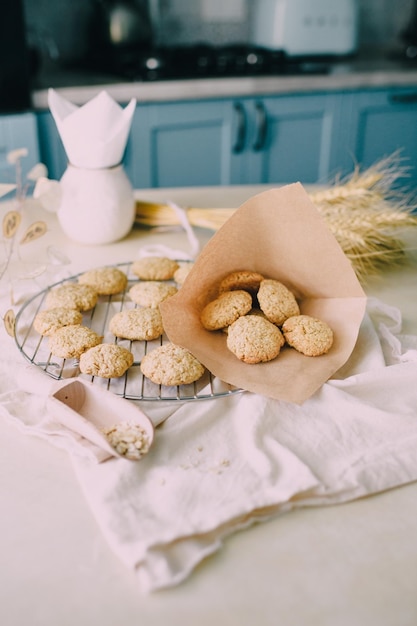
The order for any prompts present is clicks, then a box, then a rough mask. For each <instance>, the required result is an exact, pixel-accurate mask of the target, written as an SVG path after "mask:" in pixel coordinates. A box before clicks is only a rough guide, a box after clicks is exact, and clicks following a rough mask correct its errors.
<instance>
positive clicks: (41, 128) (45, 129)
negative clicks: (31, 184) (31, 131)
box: [37, 111, 68, 180]
mask: <svg viewBox="0 0 417 626" xmlns="http://www.w3.org/2000/svg"><path fill="white" fill-rule="evenodd" d="M37 123H38V133H39V150H40V155H41V160H42V163H45V165H46V167H47V168H48V177H49V178H50V179H51V180H59V179H60V178H61V176H62V174H63V173H64V172H65V170H66V168H67V163H68V159H67V155H66V152H65V150H64V146H63V143H62V141H61V137H60V136H59V133H58V129H57V127H56V124H55V120H54V118H53V117H52V115H51V113H50V112H49V111H38V112H37Z"/></svg>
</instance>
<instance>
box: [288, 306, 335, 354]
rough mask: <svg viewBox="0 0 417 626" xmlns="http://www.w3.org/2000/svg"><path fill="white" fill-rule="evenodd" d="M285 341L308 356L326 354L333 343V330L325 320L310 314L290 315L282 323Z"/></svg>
mask: <svg viewBox="0 0 417 626" xmlns="http://www.w3.org/2000/svg"><path fill="white" fill-rule="evenodd" d="M282 332H283V335H284V338H285V341H286V342H287V343H288V345H290V346H292V347H293V348H295V349H296V350H298V352H301V353H302V354H305V355H306V356H320V355H321V354H326V352H328V351H329V350H330V348H331V347H332V345H333V331H332V329H331V328H330V326H329V325H328V324H327V323H326V322H324V321H323V320H319V319H317V318H316V317H311V316H310V315H296V316H293V317H289V318H288V319H287V320H286V321H285V322H284V324H283V325H282Z"/></svg>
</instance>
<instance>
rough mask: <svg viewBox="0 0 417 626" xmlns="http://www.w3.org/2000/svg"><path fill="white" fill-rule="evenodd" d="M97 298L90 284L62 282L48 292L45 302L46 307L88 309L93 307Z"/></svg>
mask: <svg viewBox="0 0 417 626" xmlns="http://www.w3.org/2000/svg"><path fill="white" fill-rule="evenodd" d="M97 300H98V293H97V291H96V290H95V289H94V288H93V287H91V285H80V284H79V283H64V284H63V285H60V286H59V287H55V288H54V289H51V291H49V292H48V294H47V296H46V300H45V303H46V307H47V308H48V309H53V308H56V307H65V308H66V309H77V310H78V311H88V310H89V309H92V308H93V307H95V305H96V304H97Z"/></svg>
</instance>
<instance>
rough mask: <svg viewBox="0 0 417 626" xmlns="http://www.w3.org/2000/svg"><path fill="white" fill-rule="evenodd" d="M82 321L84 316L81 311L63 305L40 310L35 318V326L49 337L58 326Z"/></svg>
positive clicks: (40, 332)
mask: <svg viewBox="0 0 417 626" xmlns="http://www.w3.org/2000/svg"><path fill="white" fill-rule="evenodd" d="M82 321H83V316H82V313H81V312H80V311H77V309H66V308H65V307H62V306H61V307H55V308H54V309H46V310H45V311H39V313H38V314H37V315H36V316H35V319H34V320H33V327H34V329H35V330H36V331H37V332H38V333H39V334H41V335H44V336H45V337H49V335H52V333H54V332H55V331H56V330H58V328H62V327H63V326H73V325H77V324H81V322H82Z"/></svg>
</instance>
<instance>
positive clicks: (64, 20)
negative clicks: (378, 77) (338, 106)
mask: <svg viewBox="0 0 417 626" xmlns="http://www.w3.org/2000/svg"><path fill="white" fill-rule="evenodd" d="M95 1H96V0H55V2H50V0H24V8H25V15H26V23H27V30H28V40H29V43H30V44H31V45H32V46H33V47H35V48H36V49H37V50H38V52H39V53H40V58H41V62H45V61H47V62H51V61H52V62H54V63H55V62H56V63H59V62H71V61H73V60H78V59H82V58H83V55H84V53H85V50H86V48H87V42H88V38H89V35H88V22H89V19H90V16H91V12H92V7H93V5H94V2H95ZM135 1H136V2H137V3H138V4H141V5H142V6H144V7H148V6H149V7H153V10H154V11H155V14H157V15H158V16H159V18H158V22H157V27H156V28H155V33H154V36H155V39H156V41H157V43H160V44H168V45H171V44H188V43H195V42H202V41H204V42H209V43H213V44H219V45H222V44H225V43H241V42H244V41H246V40H247V39H248V36H249V25H250V23H251V16H252V14H253V12H254V11H256V5H257V0H135ZM335 2H337V0H335ZM148 3H149V4H148ZM412 4H413V0H396V2H395V10H394V11H393V10H392V7H393V2H392V0H359V7H360V26H359V46H360V47H364V46H375V47H385V46H388V47H390V46H395V44H398V42H399V40H400V33H401V31H402V30H403V29H404V28H405V27H406V26H407V23H408V21H409V18H410V16H411V11H412Z"/></svg>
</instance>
